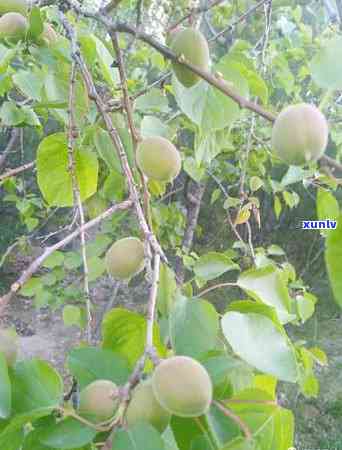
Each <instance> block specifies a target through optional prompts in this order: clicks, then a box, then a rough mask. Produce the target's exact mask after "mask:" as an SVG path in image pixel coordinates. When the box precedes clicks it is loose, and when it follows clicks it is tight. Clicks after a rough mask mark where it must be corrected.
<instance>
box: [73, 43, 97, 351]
mask: <svg viewBox="0 0 342 450" xmlns="http://www.w3.org/2000/svg"><path fill="white" fill-rule="evenodd" d="M76 51H77V48H76V47H75V46H72V47H71V52H72V55H74V54H75V53H76ZM76 76H77V71H76V63H75V60H74V59H73V60H72V62H71V72H70V88H69V108H68V115H69V124H68V125H69V127H68V164H69V167H68V168H69V172H70V175H71V181H72V191H73V198H74V204H76V205H77V210H78V213H79V217H80V224H79V228H80V239H81V253H82V261H83V273H84V278H83V285H84V297H85V301H86V311H87V328H86V336H87V342H88V344H90V343H91V338H92V333H91V324H92V315H91V298H90V290H89V268H88V260H87V250H86V238H85V233H84V231H83V227H84V223H85V220H84V210H83V205H82V199H81V193H80V186H79V182H78V180H77V177H76V168H75V140H76V136H77V127H76V121H75V92H76V91H75V85H76Z"/></svg>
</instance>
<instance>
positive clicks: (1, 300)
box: [0, 200, 133, 313]
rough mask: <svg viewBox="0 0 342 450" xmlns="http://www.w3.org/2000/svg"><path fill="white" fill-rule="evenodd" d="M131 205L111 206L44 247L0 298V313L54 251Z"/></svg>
mask: <svg viewBox="0 0 342 450" xmlns="http://www.w3.org/2000/svg"><path fill="white" fill-rule="evenodd" d="M132 205H133V202H132V201H131V200H125V201H123V202H122V203H118V204H116V205H113V206H111V207H110V208H109V209H107V210H106V211H105V212H103V213H102V214H100V215H99V216H97V217H95V219H93V220H90V221H89V222H87V223H85V224H84V226H83V227H81V228H79V229H77V230H75V231H73V232H72V233H70V234H69V235H68V236H66V237H65V238H64V239H62V240H61V241H59V242H57V243H56V244H54V245H51V246H49V247H46V248H45V250H44V252H43V253H42V254H41V255H40V256H39V257H38V258H37V259H35V260H34V261H33V262H32V263H31V264H30V265H29V266H28V268H27V269H26V270H25V271H24V272H23V273H22V274H21V275H20V277H19V278H18V279H17V281H15V282H14V283H13V284H12V286H11V289H10V291H9V292H8V293H7V294H5V295H4V296H3V297H0V313H1V312H2V311H3V309H4V307H5V306H6V305H7V303H8V302H9V301H10V300H11V299H12V297H13V296H14V295H15V294H16V293H17V292H18V291H19V290H20V289H21V287H22V286H23V285H24V284H25V283H26V282H27V281H28V280H29V279H30V278H31V277H32V275H33V274H34V273H35V272H37V270H38V269H39V268H40V266H41V265H42V264H43V262H44V261H45V260H46V258H47V257H48V256H50V255H51V254H52V253H53V252H55V251H56V250H59V249H60V248H63V247H65V246H66V245H67V244H69V242H71V241H73V240H74V239H75V238H76V237H78V236H79V235H80V233H81V232H82V231H83V232H85V231H87V230H89V229H90V228H92V227H94V226H95V225H97V224H99V223H100V222H101V221H102V220H104V219H106V218H107V217H110V216H111V215H112V214H114V213H115V212H117V211H123V210H125V209H128V208H131V206H132Z"/></svg>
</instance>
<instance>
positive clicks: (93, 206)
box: [84, 194, 108, 219]
mask: <svg viewBox="0 0 342 450" xmlns="http://www.w3.org/2000/svg"><path fill="white" fill-rule="evenodd" d="M84 206H85V210H86V214H87V216H88V217H89V219H94V218H95V217H97V216H99V215H100V214H102V213H103V212H104V211H106V209H107V206H108V204H107V202H106V200H105V199H103V198H102V197H100V196H99V195H97V194H95V195H93V196H92V197H90V198H89V199H88V200H87V201H86V202H85V205H84Z"/></svg>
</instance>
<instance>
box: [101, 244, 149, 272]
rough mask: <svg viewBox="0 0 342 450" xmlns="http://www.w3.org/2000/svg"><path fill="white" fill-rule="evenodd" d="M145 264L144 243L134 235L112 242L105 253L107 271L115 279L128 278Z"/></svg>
mask: <svg viewBox="0 0 342 450" xmlns="http://www.w3.org/2000/svg"><path fill="white" fill-rule="evenodd" d="M144 264H145V252H144V244H143V243H142V242H141V241H140V240H139V239H138V238H135V237H128V238H124V239H120V240H119V241H116V242H114V244H113V245H112V246H111V247H110V249H109V250H108V251H107V254H106V266H107V271H108V273H110V275H112V277H113V278H115V279H117V280H129V279H130V278H132V277H133V276H134V275H136V274H137V273H139V272H140V271H141V270H142V269H143V268H144Z"/></svg>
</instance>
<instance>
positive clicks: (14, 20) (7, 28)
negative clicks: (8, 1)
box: [0, 12, 28, 42]
mask: <svg viewBox="0 0 342 450" xmlns="http://www.w3.org/2000/svg"><path fill="white" fill-rule="evenodd" d="M27 30H28V21H27V19H26V17H24V16H22V15H21V14H19V13H12V12H11V13H7V14H4V15H3V16H2V17H0V40H1V39H8V40H10V41H13V42H18V41H20V39H23V38H24V37H25V35H26V33H27Z"/></svg>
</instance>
